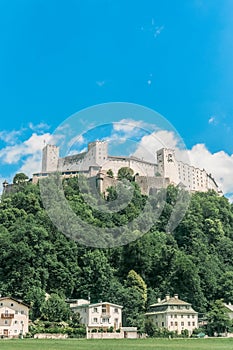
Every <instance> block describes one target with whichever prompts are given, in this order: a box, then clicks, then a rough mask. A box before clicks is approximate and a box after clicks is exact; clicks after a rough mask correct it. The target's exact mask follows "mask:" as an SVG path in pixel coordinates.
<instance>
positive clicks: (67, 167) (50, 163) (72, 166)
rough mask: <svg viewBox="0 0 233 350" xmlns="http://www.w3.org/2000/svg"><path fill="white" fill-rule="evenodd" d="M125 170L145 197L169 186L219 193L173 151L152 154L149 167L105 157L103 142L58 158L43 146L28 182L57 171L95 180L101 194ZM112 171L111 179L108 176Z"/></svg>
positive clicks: (128, 159)
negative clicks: (131, 173) (38, 164)
mask: <svg viewBox="0 0 233 350" xmlns="http://www.w3.org/2000/svg"><path fill="white" fill-rule="evenodd" d="M122 167H129V168H131V169H132V170H133V171H134V175H135V181H136V182H137V183H138V184H139V186H140V188H141V190H142V193H145V194H149V193H150V191H151V189H158V188H163V187H164V188H165V187H167V186H168V185H169V184H174V185H180V186H182V187H184V188H185V189H186V190H187V191H189V192H196V191H201V192H206V191H208V190H214V191H216V192H220V191H219V189H218V185H217V184H216V182H215V180H214V178H213V177H212V176H211V175H210V174H208V173H207V172H206V170H205V169H199V168H196V167H194V166H192V165H188V164H185V163H183V162H181V161H178V160H177V159H176V157H175V151H174V150H173V149H167V148H162V149H160V150H158V151H157V152H156V154H155V161H154V162H153V163H150V162H147V161H145V160H143V159H139V158H136V157H133V156H129V157H124V156H111V155H109V154H108V142H107V141H94V142H91V143H89V144H88V149H87V151H86V152H82V153H78V154H75V155H70V156H66V157H64V158H60V157H59V147H57V146H55V145H49V144H48V145H46V146H45V147H44V148H43V151H42V169H41V172H39V173H36V174H33V179H32V181H33V182H34V183H37V182H38V180H39V179H40V178H43V177H46V176H48V175H49V174H51V173H53V172H56V171H59V172H61V174H62V176H63V177H73V176H77V175H79V174H83V175H84V176H86V177H88V178H91V177H96V179H97V184H98V186H99V188H100V190H101V192H105V191H106V189H107V188H108V187H109V186H111V185H114V184H116V182H117V174H118V170H119V169H120V168H122ZM110 169H111V170H112V173H113V176H109V175H108V171H109V170H110Z"/></svg>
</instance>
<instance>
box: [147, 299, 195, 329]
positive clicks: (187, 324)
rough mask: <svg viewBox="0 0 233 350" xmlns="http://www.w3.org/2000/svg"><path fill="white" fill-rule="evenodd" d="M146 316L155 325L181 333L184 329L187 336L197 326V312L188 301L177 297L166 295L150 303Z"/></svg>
mask: <svg viewBox="0 0 233 350" xmlns="http://www.w3.org/2000/svg"><path fill="white" fill-rule="evenodd" d="M145 316H146V318H148V319H151V320H152V321H153V322H154V323H155V325H156V327H158V328H167V329H168V330H169V331H173V332H177V333H178V334H181V333H182V331H184V330H185V329H186V330H188V332H189V336H190V335H191V334H192V332H193V330H194V329H195V328H198V313H197V312H196V311H195V310H194V309H193V308H192V305H191V304H190V303H187V302H186V301H183V300H181V299H179V298H178V294H175V295H174V297H170V296H169V295H166V297H165V299H163V300H160V299H158V302H157V303H156V304H153V305H150V309H149V312H147V313H146V314H145Z"/></svg>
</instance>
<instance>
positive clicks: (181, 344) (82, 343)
mask: <svg viewBox="0 0 233 350" xmlns="http://www.w3.org/2000/svg"><path fill="white" fill-rule="evenodd" d="M0 349H1V350H15V349H17V350H60V349H61V350H74V349H75V350H87V349H93V350H98V349H101V350H124V349H126V350H136V349H142V350H147V349H148V350H150V349H156V350H165V349H168V350H180V349H181V350H182V349H183V350H186V349H187V350H232V349H233V339H220V338H217V339H170V340H169V339H119V340H101V339H99V340H86V339H80V340H79V339H67V340H52V339H45V340H39V339H17V340H0Z"/></svg>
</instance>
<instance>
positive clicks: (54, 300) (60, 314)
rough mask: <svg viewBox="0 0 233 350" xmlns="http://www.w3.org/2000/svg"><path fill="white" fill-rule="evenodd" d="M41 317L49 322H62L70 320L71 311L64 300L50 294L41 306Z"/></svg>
mask: <svg viewBox="0 0 233 350" xmlns="http://www.w3.org/2000/svg"><path fill="white" fill-rule="evenodd" d="M42 315H43V316H42V317H43V319H45V320H47V321H49V322H62V321H68V320H69V319H70V315H71V311H70V307H69V305H68V304H67V303H66V302H65V300H64V298H62V297H60V296H59V295H58V294H56V293H52V294H51V295H50V297H49V298H48V299H47V300H46V301H45V303H44V305H43V309H42Z"/></svg>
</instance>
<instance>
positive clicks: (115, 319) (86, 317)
mask: <svg viewBox="0 0 233 350" xmlns="http://www.w3.org/2000/svg"><path fill="white" fill-rule="evenodd" d="M68 302H69V304H70V308H71V310H72V311H74V312H78V313H79V315H80V319H81V323H82V324H83V325H85V326H86V327H87V328H88V330H89V331H90V330H93V329H97V330H98V329H100V328H101V329H104V330H107V329H108V328H110V327H113V330H117V329H119V328H120V327H121V326H122V306H121V305H117V304H112V303H109V302H102V301H100V302H99V303H94V304H91V303H90V301H89V300H85V299H77V300H70V301H68Z"/></svg>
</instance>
